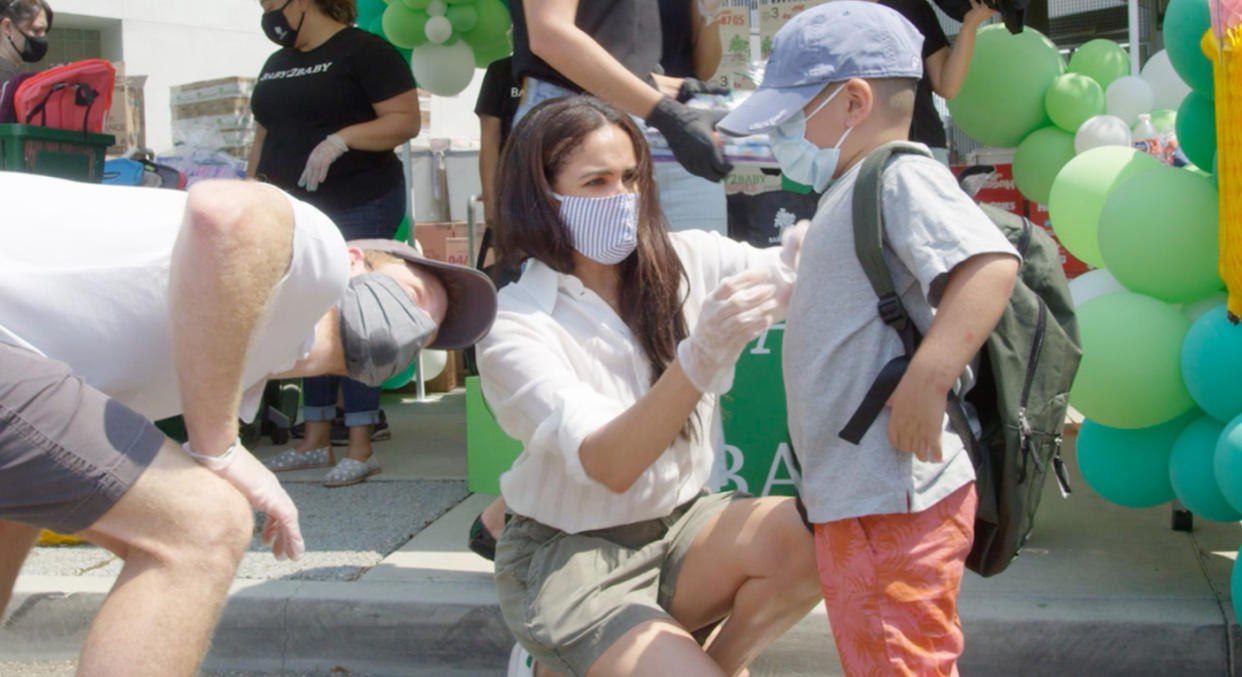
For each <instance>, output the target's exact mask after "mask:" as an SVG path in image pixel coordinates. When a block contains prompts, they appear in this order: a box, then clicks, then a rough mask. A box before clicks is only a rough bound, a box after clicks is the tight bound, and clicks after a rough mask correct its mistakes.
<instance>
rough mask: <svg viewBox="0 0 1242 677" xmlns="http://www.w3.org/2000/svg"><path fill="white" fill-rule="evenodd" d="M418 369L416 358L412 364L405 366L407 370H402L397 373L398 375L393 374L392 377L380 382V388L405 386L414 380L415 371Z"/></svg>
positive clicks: (388, 388) (394, 388)
mask: <svg viewBox="0 0 1242 677" xmlns="http://www.w3.org/2000/svg"><path fill="white" fill-rule="evenodd" d="M417 371H418V360H417V359H416V360H414V361H413V362H412V363H410V366H408V367H406V368H405V371H403V372H401V373H400V374H397V375H396V376H393V377H392V378H390V379H388V380H387V381H384V382H383V383H382V384H380V388H382V389H384V390H396V389H397V388H404V387H405V386H406V384H408V383H409V382H410V381H412V380H414V373H415V372H417Z"/></svg>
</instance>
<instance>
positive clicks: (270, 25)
mask: <svg viewBox="0 0 1242 677" xmlns="http://www.w3.org/2000/svg"><path fill="white" fill-rule="evenodd" d="M290 2H293V0H286V1H285V4H283V5H281V6H280V9H274V10H272V11H270V12H264V13H263V20H262V22H261V23H262V26H263V34H264V35H266V36H267V39H268V40H271V41H272V42H274V43H276V44H278V45H280V46H281V47H292V46H293V45H294V43H296V42H297V41H298V31H301V30H302V24H303V23H304V22H305V21H306V13H305V12H303V13H302V18H301V19H300V20H298V27H297V28H294V27H293V26H290V25H289V20H288V19H286V18H285V8H286V7H288V6H289V3H290Z"/></svg>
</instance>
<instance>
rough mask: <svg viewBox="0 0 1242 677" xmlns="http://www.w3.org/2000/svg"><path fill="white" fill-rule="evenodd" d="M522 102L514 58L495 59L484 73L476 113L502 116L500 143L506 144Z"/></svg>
mask: <svg viewBox="0 0 1242 677" xmlns="http://www.w3.org/2000/svg"><path fill="white" fill-rule="evenodd" d="M521 102H522V85H521V84H519V83H518V82H516V81H514V79H513V58H512V57H509V58H504V59H501V60H499V61H493V62H492V65H490V66H488V67H487V72H486V73H484V74H483V84H482V85H480V86H479V98H478V100H476V101H475V103H474V114H475V115H490V116H492V117H494V118H500V145H501V146H504V145H505V139H507V138H509V130H510V129H511V128H512V127H513V114H514V113H516V112H517V109H518V105H519V104H521Z"/></svg>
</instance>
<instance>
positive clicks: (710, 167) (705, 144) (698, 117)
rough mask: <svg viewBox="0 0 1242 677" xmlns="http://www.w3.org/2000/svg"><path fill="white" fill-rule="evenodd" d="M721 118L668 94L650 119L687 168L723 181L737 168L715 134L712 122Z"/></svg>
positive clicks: (713, 179)
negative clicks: (731, 162)
mask: <svg viewBox="0 0 1242 677" xmlns="http://www.w3.org/2000/svg"><path fill="white" fill-rule="evenodd" d="M719 119H720V115H719V114H716V113H711V112H708V111H697V110H695V109H693V108H690V107H688V106H683V105H682V104H679V103H677V102H676V101H673V100H672V99H670V98H668V97H667V96H666V97H663V98H661V99H660V101H659V102H658V103H656V106H655V108H654V109H653V110H652V111H651V115H648V116H647V120H646V122H647V124H649V125H651V126H652V127H655V128H656V129H658V130H660V133H661V134H663V135H664V139H665V140H666V141H668V147H669V148H670V149H671V150H672V151H673V157H675V158H677V161H678V162H680V163H681V166H682V167H685V168H686V171H688V172H690V173H691V174H694V175H695V176H701V177H703V178H705V179H707V180H708V181H720V180H722V179H724V177H725V176H727V175H728V174H729V172H731V171H733V165H732V164H730V163H729V161H728V160H725V158H724V151H723V150H722V149H721V148H720V146H719V145H718V144H717V143H716V137H715V136H714V135H713V134H712V125H713V124H714V123H715V122H716V120H719Z"/></svg>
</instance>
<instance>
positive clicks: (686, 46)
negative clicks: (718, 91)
mask: <svg viewBox="0 0 1242 677" xmlns="http://www.w3.org/2000/svg"><path fill="white" fill-rule="evenodd" d="M691 2H693V0H660V32H661V34H662V35H663V40H664V50H663V51H662V52H661V53H660V65H661V66H663V67H664V74H665V75H669V76H672V77H675V78H689V77H694V23H693V18H692V17H691V15H690V11H691V10H690V3H691Z"/></svg>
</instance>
